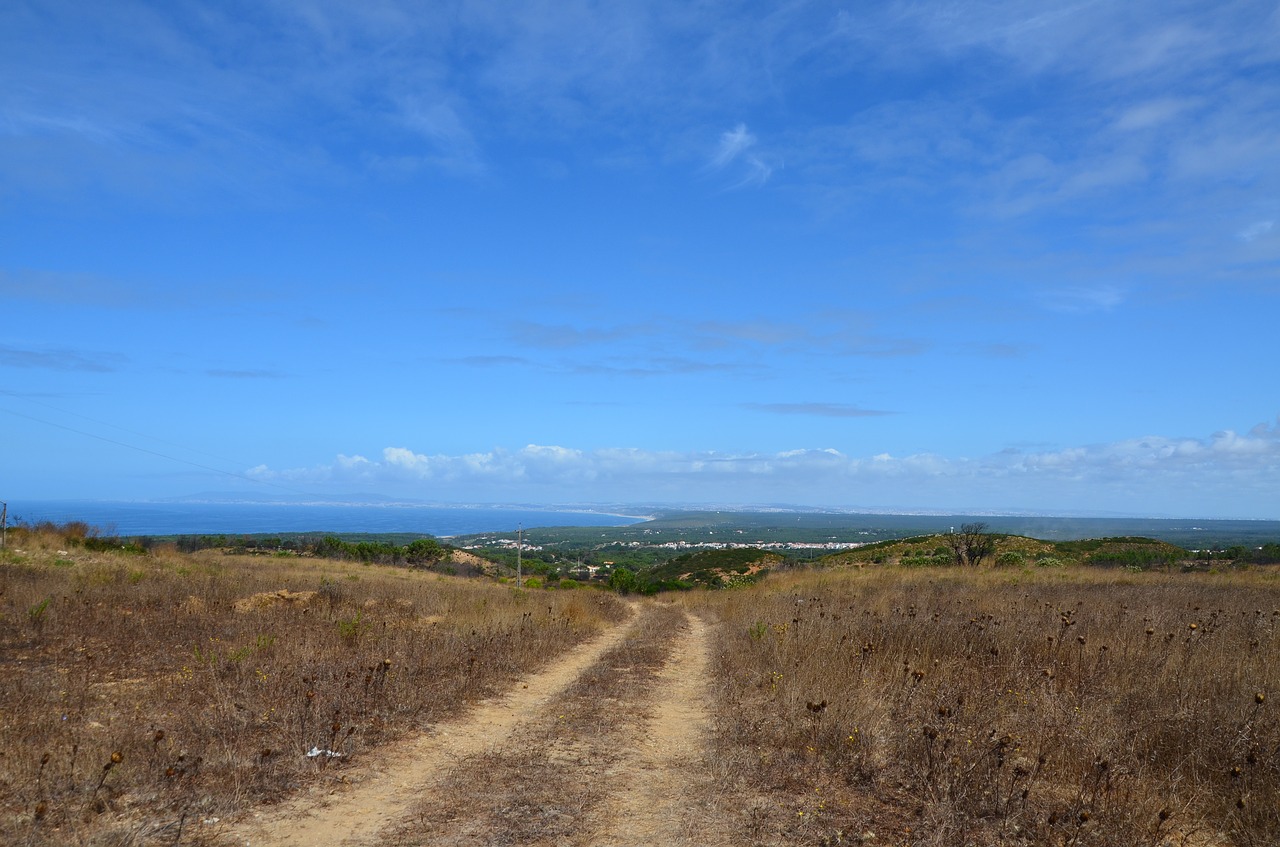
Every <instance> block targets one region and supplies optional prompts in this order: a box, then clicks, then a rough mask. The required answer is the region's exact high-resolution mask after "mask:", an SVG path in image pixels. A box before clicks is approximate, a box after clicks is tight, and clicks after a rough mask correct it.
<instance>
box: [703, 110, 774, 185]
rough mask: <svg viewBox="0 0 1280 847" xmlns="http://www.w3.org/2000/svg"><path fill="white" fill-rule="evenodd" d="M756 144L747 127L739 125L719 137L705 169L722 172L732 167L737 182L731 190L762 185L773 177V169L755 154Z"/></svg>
mask: <svg viewBox="0 0 1280 847" xmlns="http://www.w3.org/2000/svg"><path fill="white" fill-rule="evenodd" d="M756 144H757V139H756V137H755V136H754V135H752V134H751V133H750V132H749V131H748V130H747V125H746V124H741V123H740V124H738V125H737V126H735V127H734V128H733V129H731V130H728V131H727V132H724V133H722V134H721V135H720V143H719V145H718V146H717V147H716V151H715V153H714V154H712V156H711V161H710V162H708V163H707V167H708V168H710V169H711V170H714V171H723V170H725V169H727V168H730V167H731V166H734V168H733V169H734V170H735V171H736V172H737V174H738V180H737V181H736V182H735V183H734V184H733V185H732V186H731V187H732V188H745V187H747V186H761V185H764V184H765V183H766V182H768V181H769V177H770V176H772V175H773V168H772V167H770V166H769V165H768V164H767V163H766V162H765V161H764V159H763V158H761V156H760V155H759V153H758V152H756V150H755V147H756ZM735 163H736V165H735Z"/></svg>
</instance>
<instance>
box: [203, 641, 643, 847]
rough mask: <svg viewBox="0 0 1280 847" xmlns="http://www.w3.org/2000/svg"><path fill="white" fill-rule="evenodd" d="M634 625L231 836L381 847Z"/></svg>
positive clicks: (261, 842)
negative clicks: (415, 810) (396, 825)
mask: <svg viewBox="0 0 1280 847" xmlns="http://www.w3.org/2000/svg"><path fill="white" fill-rule="evenodd" d="M633 624H634V619H633V621H631V622H629V623H627V624H623V625H620V626H616V627H614V628H612V629H611V630H609V631H607V632H606V633H605V634H603V635H601V636H599V637H597V638H596V639H594V640H593V641H590V642H587V643H586V644H582V645H579V646H578V647H576V648H575V649H573V650H571V651H570V652H569V653H567V654H566V655H565V656H564V657H562V658H561V659H559V660H558V661H557V662H556V663H555V665H553V666H552V667H550V668H548V669H547V670H544V671H542V672H540V673H538V674H535V675H533V676H531V677H529V678H528V679H526V680H524V681H523V682H521V683H518V684H517V685H516V686H515V687H514V688H513V689H512V690H511V691H509V692H507V693H506V694H505V695H503V696H501V697H498V698H495V699H493V700H489V701H486V702H484V703H481V704H479V705H478V706H476V707H475V708H473V709H471V710H469V711H468V712H467V713H466V714H464V715H462V716H461V717H459V718H457V719H456V720H453V721H450V722H447V723H443V724H441V725H439V726H438V727H436V728H435V729H434V731H432V732H431V733H429V734H427V735H424V736H421V737H419V738H417V739H416V740H411V741H408V742H404V743H402V744H400V745H399V747H398V748H396V749H395V750H392V751H387V752H385V753H382V752H379V753H376V754H370V757H372V756H373V755H379V756H381V759H380V760H379V761H378V763H377V764H376V765H375V766H373V767H371V768H369V769H367V770H366V771H364V772H363V773H361V774H360V775H359V776H357V775H355V774H350V775H349V776H350V778H351V779H352V780H353V784H351V785H340V786H339V787H338V788H337V789H336V790H334V791H333V793H331V794H328V795H327V796H317V795H316V794H315V793H312V794H310V795H305V796H302V797H299V798H297V799H295V800H292V801H290V802H288V803H284V804H281V805H280V806H277V807H275V808H273V809H271V810H270V811H269V812H262V813H258V814H256V815H254V817H253V818H251V819H249V820H247V821H244V822H242V823H241V824H239V825H237V826H236V827H234V828H232V829H230V830H228V831H227V833H226V834H227V836H228V841H229V843H231V844H235V845H246V847H304V845H305V847H326V845H339V844H351V845H376V844H378V843H379V840H378V832H379V831H380V830H381V829H382V828H383V827H384V826H386V825H388V824H390V823H393V822H395V821H397V820H398V819H399V818H400V817H401V816H402V815H403V814H404V813H405V812H406V811H407V810H408V809H409V808H410V807H411V806H412V805H413V804H414V803H415V802H417V801H419V800H420V799H421V797H422V794H423V792H424V791H428V790H430V788H431V786H432V785H433V783H434V782H435V781H436V780H437V779H438V778H439V777H440V776H441V775H442V774H443V773H444V772H445V771H447V770H448V769H449V768H450V767H451V766H453V765H454V764H455V763H457V762H458V761H459V760H461V759H465V758H467V757H468V756H474V755H477V754H480V753H484V752H485V751H487V750H489V749H491V748H493V747H496V746H497V745H499V744H501V743H502V742H503V741H505V740H506V739H507V738H508V736H510V735H511V733H512V731H513V730H514V729H515V728H516V726H517V725H519V723H520V722H521V720H522V719H523V717H524V716H526V715H529V714H532V713H534V712H536V711H537V710H538V709H539V708H541V707H542V706H544V705H545V704H547V703H548V702H550V701H551V700H553V699H555V698H556V697H557V696H559V695H560V694H561V693H562V692H563V691H564V690H565V689H566V688H568V687H569V686H570V685H571V684H572V683H573V682H574V680H576V679H577V678H578V677H579V676H580V675H581V674H582V672H583V671H584V670H586V669H587V668H589V667H590V666H591V665H592V664H594V663H595V662H596V661H597V660H598V659H599V658H600V657H601V656H602V655H603V654H604V653H605V652H607V651H608V650H610V649H611V648H613V647H615V646H617V645H618V644H620V643H621V642H622V641H623V639H625V638H626V637H627V634H628V633H629V632H630V630H631V627H632V625H633ZM320 790H321V791H323V790H326V789H324V788H322V789H320Z"/></svg>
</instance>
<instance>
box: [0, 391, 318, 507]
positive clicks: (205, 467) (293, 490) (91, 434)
mask: <svg viewBox="0 0 1280 847" xmlns="http://www.w3.org/2000/svg"><path fill="white" fill-rule="evenodd" d="M5 393H8V392H5ZM0 411H3V412H8V413H9V414H11V415H15V416H17V417H19V418H26V419H27V420H29V421H35V422H36V423H42V424H44V425H45V426H52V427H56V428H58V429H65V430H66V431H67V432H74V433H76V434H77V435H83V436H86V437H88V438H96V439H97V440H99V441H105V442H106V443H108V444H114V445H116V446H117V447H124V448H125V449H127V450H136V451H137V452H139V453H146V454H147V455H150V456H158V457H160V458H161V459H168V460H169V461H171V462H178V463H180V464H183V465H190V466H191V467H193V468H199V469H200V470H204V471H211V472H212V473H217V474H222V475H223V476H230V477H234V478H236V479H242V480H244V481H245V482H252V483H254V484H256V485H267V486H270V487H272V488H278V489H280V490H281V491H288V492H289V493H290V494H302V495H304V496H311V495H310V493H309V492H306V491H301V490H299V489H296V488H290V487H288V486H287V485H280V484H279V483H275V482H268V481H267V480H265V479H254V478H253V477H251V476H245V475H244V474H239V473H236V472H234V471H228V470H223V469H222V468H215V467H212V466H210V465H202V464H200V463H199V462H192V461H190V460H189V459H180V458H178V457H177V456H170V455H169V454H167V453H161V452H159V451H157V450H148V449H147V448H146V447H139V446H138V445H136V444H128V443H125V442H124V441H117V440H116V439H114V438H107V437H106V436H105V435H98V434H97V433H94V432H85V431H84V430H82V429H76V428H75V427H73V426H67V425H66V424H60V423H54V422H53V421H46V420H44V419H43V418H37V417H34V416H32V415H24V414H23V413H22V412H15V411H14V410H13V409H6V408H3V407H0ZM82 417H83V416H82ZM107 426H110V424H107ZM116 428H117V429H119V427H116ZM157 440H159V439H157ZM174 446H175V447H180V446H181V445H176V444H175V445H174ZM197 452H198V451H197ZM206 455H207V454H206Z"/></svg>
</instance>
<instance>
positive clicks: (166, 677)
mask: <svg viewBox="0 0 1280 847" xmlns="http://www.w3.org/2000/svg"><path fill="white" fill-rule="evenodd" d="M282 591H283V592H285V593H284V594H282V593H281V592H282ZM624 616H625V609H624V607H623V605H622V604H621V603H620V602H619V601H618V600H616V599H615V598H613V597H612V596H610V595H604V594H601V593H598V592H585V591H578V592H547V593H536V594H535V593H529V592H515V591H513V590H511V589H510V588H504V587H501V586H497V585H493V584H490V583H485V582H479V581H474V582H468V581H464V580H458V579H452V578H447V577H441V576H438V575H431V574H425V573H422V572H415V571H409V570H404V569H389V568H380V567H375V566H361V565H347V564H341V563H334V562H320V561H308V560H297V559H288V560H285V559H264V558H261V557H256V558H245V559H240V558H235V557H229V556H222V555H218V554H216V553H205V554H195V555H180V554H178V553H176V552H173V551H168V552H158V553H155V554H153V555H150V556H144V555H136V554H129V553H126V552H121V551H110V550H106V551H95V550H91V549H88V548H87V547H86V546H84V544H83V542H82V541H78V540H77V539H76V538H74V537H68V536H67V535H65V534H62V533H56V532H52V531H48V530H46V531H43V532H28V533H22V532H13V531H11V532H10V536H9V548H8V549H7V550H6V551H4V552H3V553H0V664H2V665H3V668H2V669H0V670H2V671H3V673H4V675H5V680H6V682H5V685H4V687H3V690H2V691H0V714H2V715H3V723H2V724H0V803H2V804H3V817H2V818H0V842H3V843H7V844H31V845H38V844H73V843H80V844H95V845H126V844H136V845H148V844H173V843H178V842H179V839H181V843H199V842H200V841H201V840H202V839H203V838H204V835H203V834H202V833H206V832H212V831H213V830H214V829H215V827H212V826H210V825H209V824H208V823H206V822H213V821H215V819H219V818H224V817H227V816H228V815H231V814H234V813H236V812H237V811H238V810H243V809H244V808H246V807H247V806H249V805H252V804H255V803H263V802H272V801H274V800H277V799H279V798H281V797H282V796H283V795H285V794H286V793H288V792H290V791H292V790H294V789H296V788H298V787H299V786H301V785H303V784H305V783H307V782H308V781H310V780H315V779H317V778H321V777H323V776H325V775H330V774H332V773H333V772H334V771H340V770H341V769H343V768H346V767H349V766H352V765H353V764H358V763H359V760H360V758H361V756H362V755H364V754H365V753H366V752H367V751H369V750H370V749H371V748H372V747H373V746H374V745H377V744H381V743H384V742H387V741H389V740H391V739H393V738H395V737H396V736H398V735H401V734H404V733H406V732H410V731H413V730H415V729H420V728H422V727H424V726H425V725H428V724H430V723H432V722H434V721H436V720H439V719H440V718H442V717H444V716H446V715H449V714H451V713H454V712H456V711H457V710H458V709H459V708H461V707H462V706H463V705H464V704H466V703H467V702H469V701H472V700H474V699H477V698H480V697H483V696H486V695H488V694H491V693H492V692H493V691H495V690H498V689H500V688H502V687H503V686H504V685H507V684H509V683H510V681H511V680H512V679H514V678H515V677H516V676H518V675H520V674H523V673H527V672H528V671H529V670H531V669H533V668H535V667H537V666H538V665H540V664H542V663H544V662H546V661H548V660H550V659H553V658H554V657H555V656H556V655H558V654H559V653H561V652H562V651H564V650H565V649H567V648H568V647H570V646H572V645H573V644H575V643H578V642H579V641H581V640H583V639H585V638H587V637H589V636H591V635H593V634H594V633H595V632H596V631H598V629H599V628H600V627H601V626H602V625H603V624H604V623H605V622H606V621H610V620H619V619H621V618H622V617H624ZM313 749H316V750H318V751H319V753H320V755H317V756H313V757H308V756H307V755H305V754H306V753H307V752H308V751H311V750H313ZM326 751H328V752H332V753H337V754H340V755H339V756H330V755H328V752H326Z"/></svg>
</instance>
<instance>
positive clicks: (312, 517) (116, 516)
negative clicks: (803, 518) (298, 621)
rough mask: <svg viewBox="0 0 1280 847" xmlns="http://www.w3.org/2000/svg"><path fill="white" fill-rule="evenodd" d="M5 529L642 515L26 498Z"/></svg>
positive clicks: (461, 527) (563, 520)
mask: <svg viewBox="0 0 1280 847" xmlns="http://www.w3.org/2000/svg"><path fill="white" fill-rule="evenodd" d="M9 516H10V523H17V522H19V521H23V522H27V523H40V522H42V521H52V522H54V523H66V522H68V521H83V522H85V523H87V524H89V525H90V526H92V527H95V528H97V529H98V531H99V532H101V533H102V534H104V535H120V536H141V535H217V534H249V533H272V532H361V533H363V532H368V533H384V532H401V533H422V534H424V535H433V536H436V537H440V538H447V537H450V536H454V535H472V534H476V533H482V532H510V531H514V530H515V529H516V528H517V527H518V526H523V527H524V528H526V529H529V528H533V527H551V526H606V527H608V526H628V525H630V524H635V523H642V522H644V521H646V520H650V518H649V517H648V516H641V515H626V514H618V513H615V512H603V511H592V510H590V509H586V508H569V507H563V508H558V507H529V506H516V505H494V506H487V505H470V504H469V505H428V504H416V503H404V502H385V503H369V502H363V503H359V502H307V503H289V502H263V501H252V502H237V501H230V500H212V499H207V500H204V499H185V500H169V501H150V500H148V501H143V500H136V501H135V500H30V501H11V502H10V503H9Z"/></svg>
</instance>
